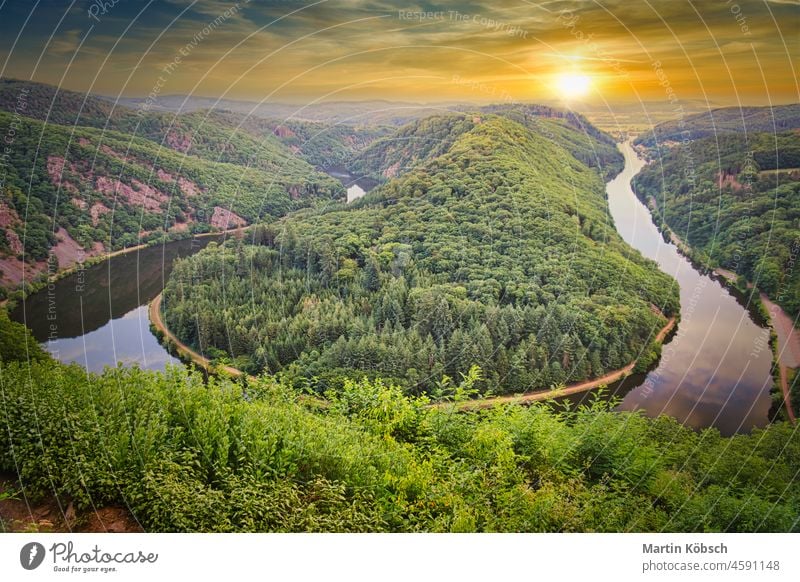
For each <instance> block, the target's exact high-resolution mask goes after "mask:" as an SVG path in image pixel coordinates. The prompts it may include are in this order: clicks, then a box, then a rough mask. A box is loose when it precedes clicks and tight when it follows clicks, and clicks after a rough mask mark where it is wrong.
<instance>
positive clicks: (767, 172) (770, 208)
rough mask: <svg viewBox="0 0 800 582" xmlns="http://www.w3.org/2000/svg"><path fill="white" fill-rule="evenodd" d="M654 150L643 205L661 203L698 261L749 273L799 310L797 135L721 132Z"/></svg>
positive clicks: (663, 218)
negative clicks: (649, 202)
mask: <svg viewBox="0 0 800 582" xmlns="http://www.w3.org/2000/svg"><path fill="white" fill-rule="evenodd" d="M653 155H654V156H657V161H656V162H654V163H652V164H650V165H649V166H647V167H646V168H645V169H644V170H643V171H642V172H641V173H640V174H639V175H637V176H636V178H635V180H634V186H635V191H636V193H637V195H638V196H639V197H640V198H641V199H642V200H643V201H644V202H648V201H651V200H653V201H655V203H656V204H655V206H656V208H655V210H654V212H655V216H656V220H657V221H658V222H664V223H666V225H667V226H669V228H670V229H672V230H673V231H674V232H675V233H677V234H678V236H680V237H681V239H683V240H684V241H685V242H686V243H687V244H689V245H690V246H691V247H692V252H693V258H695V259H697V260H699V261H700V262H702V263H706V264H711V265H713V266H722V267H724V268H726V269H730V270H732V271H734V272H736V273H738V274H740V275H743V276H744V277H745V278H746V279H747V280H749V281H751V282H753V283H755V285H756V286H757V287H758V288H759V289H760V290H762V291H764V292H766V293H767V294H768V295H769V296H770V297H771V298H772V299H773V300H775V301H776V302H777V303H779V304H780V305H781V306H782V307H783V308H784V309H786V310H787V311H788V312H790V313H792V314H793V315H796V314H797V313H799V312H800V269H798V268H797V266H796V263H797V258H798V254H800V236H799V235H800V180H798V173H797V170H796V168H799V167H800V140H799V139H798V137H797V133H796V132H794V131H792V132H785V133H779V134H768V133H756V134H748V135H747V136H745V135H720V136H717V137H714V138H706V139H700V140H697V141H694V142H691V143H690V144H687V145H682V146H674V147H671V148H661V149H660V150H657V151H655V152H654V154H653ZM689 169H691V171H689ZM651 206H653V205H651Z"/></svg>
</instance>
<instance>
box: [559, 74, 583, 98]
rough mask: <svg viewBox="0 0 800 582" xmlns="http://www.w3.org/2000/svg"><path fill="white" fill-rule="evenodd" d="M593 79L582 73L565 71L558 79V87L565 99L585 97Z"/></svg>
mask: <svg viewBox="0 0 800 582" xmlns="http://www.w3.org/2000/svg"><path fill="white" fill-rule="evenodd" d="M591 86H592V81H591V79H590V78H589V77H587V76H586V75H582V74H580V73H564V74H563V75H559V76H558V78H557V79H556V88H557V90H558V92H559V93H560V95H561V96H562V97H563V98H565V99H574V98H576V97H583V96H584V95H586V94H587V93H588V92H589V89H590V88H591Z"/></svg>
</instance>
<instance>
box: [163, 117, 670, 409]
mask: <svg viewBox="0 0 800 582" xmlns="http://www.w3.org/2000/svg"><path fill="white" fill-rule="evenodd" d="M532 127H535V128H536V129H532ZM428 131H433V133H434V135H436V136H437V139H438V141H436V144H437V145H435V146H433V145H432V143H433V142H432V141H430V140H422V141H419V142H415V141H413V140H412V141H409V140H407V139H406V137H407V136H409V135H415V134H423V133H426V132H428ZM563 136H569V137H563ZM384 141H385V142H386V146H385V149H384V151H383V152H381V156H380V159H381V160H382V163H383V164H387V163H388V164H390V165H392V164H396V163H397V161H395V160H401V161H402V160H406V159H408V160H416V161H415V162H414V164H413V169H408V170H407V171H406V172H404V173H402V174H401V175H400V176H399V177H398V178H395V179H393V180H390V181H389V182H387V183H386V184H385V185H383V186H382V187H380V188H378V189H376V190H374V191H372V192H371V193H370V194H368V195H367V196H366V197H364V198H362V199H360V200H359V201H357V202H355V203H353V204H350V205H346V206H345V205H334V206H330V207H326V208H317V209H310V210H305V211H300V212H296V213H293V214H292V215H291V216H289V217H286V218H285V219H283V220H280V221H278V222H275V223H272V224H268V225H263V226H260V227H258V228H256V229H255V230H254V231H253V234H252V236H250V237H248V239H247V241H248V243H249V244H243V243H237V242H235V241H232V242H231V243H229V244H228V245H226V246H224V247H218V246H216V245H210V246H209V248H207V249H206V250H204V251H202V252H200V253H198V254H197V255H194V256H192V257H190V258H187V259H185V260H182V261H180V262H179V263H178V264H177V265H176V266H175V269H174V271H173V273H172V275H171V277H170V279H169V282H168V284H167V286H166V288H165V290H164V305H165V307H164V309H165V320H166V323H167V325H168V327H169V328H170V330H172V331H173V332H174V333H175V334H176V335H177V336H178V337H179V338H181V339H182V340H183V341H185V342H186V343H188V344H189V345H192V346H194V347H195V348H197V349H198V350H199V351H201V352H202V353H205V354H207V355H209V356H211V357H212V358H216V359H219V360H229V361H231V362H232V363H233V364H234V365H235V366H236V367H239V368H240V369H243V370H245V371H248V372H252V373H257V372H261V371H268V372H271V373H276V372H279V371H281V372H284V374H285V376H286V377H287V378H291V381H292V382H293V385H295V386H297V387H300V386H303V387H306V388H311V389H313V390H315V391H317V392H324V391H325V390H327V389H330V388H332V387H337V386H340V385H341V384H342V383H343V382H344V381H345V380H347V379H351V380H356V379H360V378H362V377H363V376H364V374H367V375H368V376H369V377H371V378H377V377H382V378H384V379H388V380H391V381H392V382H395V383H397V384H398V385H400V386H402V387H403V389H404V391H405V393H407V394H409V395H416V394H422V393H427V394H432V393H434V392H435V391H436V390H437V389H438V388H437V386H438V383H439V382H440V381H441V378H442V377H444V376H448V377H451V378H459V377H461V376H462V375H465V374H467V373H468V372H469V370H470V368H471V367H472V366H473V365H478V366H479V367H480V368H481V370H482V376H481V379H480V380H478V381H476V384H475V389H476V390H477V391H479V392H480V393H487V392H494V393H516V392H524V391H530V390H535V389H547V388H551V387H555V386H558V385H560V384H562V383H565V382H569V381H577V380H582V379H586V378H591V377H597V376H602V375H603V374H604V373H605V372H607V371H611V370H615V369H618V368H621V367H623V366H626V365H628V364H629V363H630V362H632V361H633V360H635V359H637V358H638V359H640V362H641V364H642V365H643V366H646V365H648V364H650V363H652V362H653V361H654V360H655V359H657V357H658V349H657V346H654V345H652V340H653V338H654V337H655V335H656V334H657V333H658V331H659V330H660V329H661V328H662V327H663V326H664V324H665V323H666V321H667V318H668V317H671V316H674V315H675V314H677V312H678V293H677V285H676V284H675V283H674V281H673V280H672V279H671V278H669V277H668V276H667V275H664V274H663V273H661V272H660V271H659V270H658V268H657V267H656V265H655V263H654V262H652V261H649V260H646V259H644V258H643V257H642V256H641V255H640V254H639V253H638V252H636V251H633V250H632V249H630V247H628V246H627V245H625V244H624V243H623V241H622V239H621V238H620V237H619V235H618V234H617V233H616V231H615V230H614V227H613V225H612V224H611V221H610V218H609V215H608V210H607V205H606V201H605V195H604V190H603V179H602V177H601V176H602V175H603V174H604V173H605V171H606V168H605V167H601V168H600V169H599V170H594V169H592V168H590V167H589V166H588V165H587V164H585V163H584V162H582V161H580V159H579V158H580V157H581V156H579V155H575V152H574V149H575V148H576V147H577V146H576V145H575V144H581V143H583V148H584V150H583V153H584V154H588V152H590V151H591V148H592V147H593V146H594V142H595V140H594V138H592V137H591V136H588V135H587V134H585V133H583V132H582V131H581V130H579V129H577V128H575V127H573V126H572V125H570V123H569V122H568V121H566V120H563V119H550V118H541V119H538V120H536V122H535V123H531V124H530V126H527V125H523V124H521V123H518V122H516V121H513V120H512V119H510V118H509V117H507V116H497V115H491V114H490V115H483V116H475V115H457V114H452V115H445V116H437V117H433V118H428V119H424V120H422V121H419V122H415V123H414V124H412V126H411V127H406V128H402V129H400V130H399V131H398V141H397V142H391V140H387V139H386V138H384V139H383V140H378V141H376V142H374V143H373V144H372V145H371V146H369V147H368V149H367V150H365V151H371V150H374V149H375V148H376V146H378V145H380V144H381V143H384ZM604 146H605V144H604V143H600V145H598V146H597V149H598V150H599V151H603V149H604ZM415 148H416V149H418V150H419V151H415ZM615 151H616V150H615ZM583 157H588V155H584V156H583ZM611 163H613V164H618V163H619V154H618V153H617V155H616V156H615V157H614V158H613V159H612V162H611Z"/></svg>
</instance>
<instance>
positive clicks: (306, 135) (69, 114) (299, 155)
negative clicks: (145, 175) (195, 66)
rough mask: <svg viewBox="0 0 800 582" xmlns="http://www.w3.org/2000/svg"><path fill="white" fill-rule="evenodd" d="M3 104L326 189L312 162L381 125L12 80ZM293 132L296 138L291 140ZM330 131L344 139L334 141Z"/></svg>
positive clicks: (342, 152)
mask: <svg viewBox="0 0 800 582" xmlns="http://www.w3.org/2000/svg"><path fill="white" fill-rule="evenodd" d="M20 104H22V105H23V107H20ZM0 110H5V111H16V112H17V113H18V114H20V115H24V116H26V117H31V118H33V119H38V120H40V121H47V122H48V123H55V124H59V125H64V126H69V127H71V126H81V127H84V126H85V127H94V128H98V129H104V130H112V131H119V132H123V133H127V134H130V135H131V136H132V137H141V138H144V139H148V140H150V141H153V142H155V143H157V144H159V145H163V146H165V147H168V148H171V149H173V150H175V151H178V152H180V153H183V154H188V155H192V156H196V157H200V158H203V159H206V160H209V161H213V162H226V163H231V164H239V165H246V166H253V167H256V168H260V169H262V170H265V171H267V172H272V173H274V174H275V175H276V178H277V180H278V181H280V182H281V183H284V184H289V185H293V186H296V187H297V188H299V187H300V185H301V183H302V182H317V183H320V184H323V183H326V182H327V186H326V187H327V188H331V187H336V186H335V184H334V181H333V180H332V179H331V178H328V177H327V176H325V175H323V174H320V173H318V172H317V171H316V170H315V169H314V168H313V167H309V163H310V164H311V165H312V166H320V167H323V166H327V165H333V164H337V163H342V162H343V161H344V159H343V158H345V157H352V156H353V155H355V152H356V151H357V150H358V149H359V148H360V147H363V146H365V145H366V144H367V143H368V142H369V141H370V140H371V139H372V138H373V136H374V135H375V131H376V130H371V129H364V130H359V129H356V128H352V127H347V128H346V129H345V128H341V127H335V126H327V125H323V124H304V123H301V122H285V123H284V122H280V121H278V120H266V119H260V118H251V117H248V116H245V115H243V114H237V113H230V112H224V111H222V112H217V111H208V110H203V111H192V112H189V113H169V112H161V111H145V110H134V109H130V108H128V107H126V106H124V105H119V104H114V103H111V102H110V101H107V100H105V99H102V98H99V97H95V96H93V95H86V94H83V93H76V92H74V91H68V90H63V89H58V88H56V87H53V86H52V85H44V84H40V83H32V82H28V81H17V80H10V79H3V80H0ZM309 125H311V126H312V127H310V128H309V127H308V126H309ZM362 132H363V135H362ZM298 134H300V135H299V137H298ZM292 137H294V138H295V139H289V138H292ZM332 138H333V140H336V141H337V142H338V143H340V144H341V145H340V146H338V147H337V146H336V145H335V144H332V143H331V142H332ZM306 154H307V155H306ZM304 160H305V161H304ZM326 161H327V163H326Z"/></svg>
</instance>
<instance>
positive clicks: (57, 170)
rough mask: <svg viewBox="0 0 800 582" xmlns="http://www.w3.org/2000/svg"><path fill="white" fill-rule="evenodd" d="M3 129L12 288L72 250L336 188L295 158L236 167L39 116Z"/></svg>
mask: <svg viewBox="0 0 800 582" xmlns="http://www.w3.org/2000/svg"><path fill="white" fill-rule="evenodd" d="M0 134H2V135H10V136H12V140H11V141H12V143H11V144H9V147H8V148H7V151H6V153H5V155H4V156H3V159H2V162H3V163H2V172H3V173H2V176H3V183H2V188H1V189H0V210H2V212H0V216H1V217H2V221H1V222H0V229H1V230H0V234H2V236H0V271H2V284H3V286H6V287H12V286H14V285H16V284H18V283H19V282H20V280H21V279H22V269H23V263H22V262H21V259H23V257H24V260H25V261H27V262H28V267H27V268H28V269H29V272H28V276H27V279H28V280H30V279H31V275H35V274H36V273H40V272H42V271H44V270H45V268H46V265H45V264H44V263H43V261H44V259H46V258H48V255H49V253H50V251H51V250H52V251H53V254H52V255H51V258H52V257H54V260H57V261H58V262H59V263H60V266H61V267H64V266H66V265H67V264H71V263H74V262H75V261H76V260H77V258H78V256H79V255H80V254H81V253H85V254H87V255H91V254H93V253H98V252H101V251H102V250H115V249H119V248H123V247H127V246H131V245H135V244H138V243H140V242H147V241H148V240H151V239H153V238H158V237H159V236H161V235H162V234H161V233H163V232H164V231H170V232H171V233H174V235H175V236H180V235H181V234H182V233H185V232H190V231H201V232H202V231H207V230H209V229H211V228H217V229H222V228H233V227H235V226H239V225H242V224H246V223H250V222H252V221H255V220H257V219H263V218H265V217H278V216H282V215H284V214H286V213H287V212H289V211H291V210H294V209H297V208H300V207H303V206H308V205H310V204H313V203H314V201H315V200H316V199H320V198H323V199H327V200H331V199H333V198H339V197H341V196H342V195H343V191H342V187H341V185H340V184H339V182H338V181H335V180H333V179H331V178H329V177H327V176H323V175H321V174H314V173H313V171H310V170H312V168H311V167H310V166H309V165H308V164H307V163H305V162H303V161H302V160H299V159H296V158H292V160H293V161H294V162H296V164H297V165H294V166H289V165H288V164H287V165H283V166H282V167H275V168H273V171H267V170H266V169H263V167H264V165H262V166H261V167H258V166H255V167H249V168H247V167H244V166H241V165H234V164H231V163H220V162H214V161H209V160H208V159H205V158H203V157H195V156H187V155H185V154H183V153H180V152H177V151H175V150H174V149H172V148H169V147H165V146H159V145H157V144H156V143H154V142H152V141H150V140H146V139H143V138H137V137H132V136H131V134H127V133H121V132H117V131H102V130H99V129H94V128H88V127H78V126H72V127H67V126H62V125H57V124H54V123H47V124H44V123H43V122H40V121H36V120H34V119H30V118H27V117H22V116H20V115H17V114H14V113H4V112H0Z"/></svg>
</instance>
